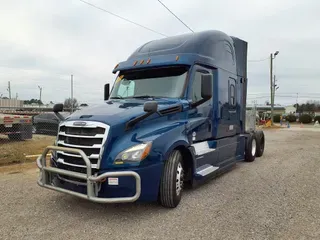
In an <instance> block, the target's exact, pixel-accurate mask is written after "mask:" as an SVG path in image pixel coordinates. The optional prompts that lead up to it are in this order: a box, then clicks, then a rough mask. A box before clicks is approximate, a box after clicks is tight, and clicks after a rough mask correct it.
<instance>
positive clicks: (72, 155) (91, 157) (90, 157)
mask: <svg viewBox="0 0 320 240" xmlns="http://www.w3.org/2000/svg"><path fill="white" fill-rule="evenodd" d="M57 153H60V154H62V155H65V156H69V157H76V158H81V156H79V155H75V154H70V153H65V152H62V151H57ZM88 158H89V159H98V158H99V154H91V155H90V156H88Z"/></svg>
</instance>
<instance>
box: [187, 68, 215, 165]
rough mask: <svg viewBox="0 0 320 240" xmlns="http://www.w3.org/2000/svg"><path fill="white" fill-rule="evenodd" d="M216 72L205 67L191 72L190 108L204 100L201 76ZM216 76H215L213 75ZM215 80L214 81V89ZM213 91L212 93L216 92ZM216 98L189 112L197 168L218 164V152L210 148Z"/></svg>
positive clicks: (213, 97)
mask: <svg viewBox="0 0 320 240" xmlns="http://www.w3.org/2000/svg"><path fill="white" fill-rule="evenodd" d="M213 73H214V71H213V70H210V69H207V68H205V67H202V66H199V65H195V66H194V67H193V70H192V72H191V76H190V81H191V83H190V84H189V94H188V98H189V101H190V106H192V104H193V103H195V102H197V101H199V100H201V99H202V97H201V76H202V75H203V74H213ZM213 76H214V74H213ZM214 86H215V80H214V79H213V89H214ZM213 89H212V92H214V91H213ZM213 99H215V96H214V95H213V96H212V98H211V99H210V100H208V101H206V102H204V103H202V104H200V105H198V106H197V107H191V108H190V110H189V114H188V117H189V121H188V126H187V128H188V133H189V136H190V135H191V139H192V140H191V142H192V146H193V148H194V150H195V155H196V163H195V165H196V168H197V169H198V168H200V169H201V168H206V167H207V166H211V168H212V166H213V165H216V164H217V160H218V157H217V156H216V154H217V151H215V149H214V148H211V147H210V146H209V141H208V140H209V139H211V138H212V136H213V135H212V132H213V131H212V128H213V123H214V122H213V121H214V114H213V112H214V111H213V109H214V104H213V103H214V101H213Z"/></svg>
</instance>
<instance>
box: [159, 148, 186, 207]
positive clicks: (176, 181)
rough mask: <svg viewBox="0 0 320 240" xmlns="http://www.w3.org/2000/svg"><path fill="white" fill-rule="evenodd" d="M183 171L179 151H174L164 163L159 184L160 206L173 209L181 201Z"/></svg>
mask: <svg viewBox="0 0 320 240" xmlns="http://www.w3.org/2000/svg"><path fill="white" fill-rule="evenodd" d="M183 177H184V169H183V165H182V155H181V153H180V151H178V150H174V151H173V152H172V153H171V154H170V156H169V159H168V160H167V161H166V162H165V165H164V170H163V173H162V179H161V183H160V195H159V197H160V199H159V200H160V204H161V205H162V206H164V207H167V208H175V207H177V206H178V205H179V203H180V201H181V195H182V189H183Z"/></svg>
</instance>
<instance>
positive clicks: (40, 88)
mask: <svg viewBox="0 0 320 240" xmlns="http://www.w3.org/2000/svg"><path fill="white" fill-rule="evenodd" d="M38 88H39V90H40V101H39V105H41V96H42V87H40V86H38Z"/></svg>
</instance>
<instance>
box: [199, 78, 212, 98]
mask: <svg viewBox="0 0 320 240" xmlns="http://www.w3.org/2000/svg"><path fill="white" fill-rule="evenodd" d="M212 85H213V76H212V74H202V75H201V97H202V98H203V99H205V100H208V99H210V98H211V97H212V91H213V89H212Z"/></svg>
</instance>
